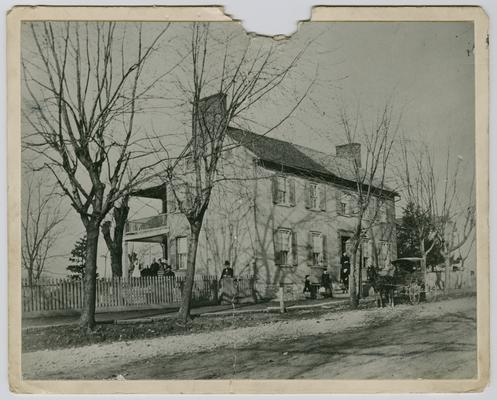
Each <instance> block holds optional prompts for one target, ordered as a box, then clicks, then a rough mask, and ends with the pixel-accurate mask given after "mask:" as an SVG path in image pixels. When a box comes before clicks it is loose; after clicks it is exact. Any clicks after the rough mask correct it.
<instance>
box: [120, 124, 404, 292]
mask: <svg viewBox="0 0 497 400" xmlns="http://www.w3.org/2000/svg"><path fill="white" fill-rule="evenodd" d="M224 147H225V150H224V151H223V155H222V157H221V159H220V163H219V179H218V182H217V183H216V185H215V187H214V189H213V192H212V196H211V201H210V204H209V208H208V210H207V212H206V215H205V218H204V223H203V226H202V233H201V236H200V242H199V246H198V247H199V248H198V252H197V267H196V273H198V274H208V275H212V274H215V275H217V276H219V274H220V272H221V270H222V268H223V263H224V261H225V260H228V261H230V263H231V265H232V266H233V269H234V271H235V275H244V276H247V275H249V276H251V277H253V278H254V281H255V286H256V291H257V294H258V296H259V297H261V298H272V297H275V296H276V293H277V291H278V289H279V286H280V285H283V286H284V287H285V288H286V290H287V292H288V293H289V295H290V296H293V297H299V296H300V295H301V293H302V289H303V282H304V277H305V276H306V275H310V277H311V281H314V282H316V283H317V282H319V279H320V277H321V274H322V272H323V271H324V270H325V269H327V270H328V271H329V273H330V275H331V276H332V279H333V280H335V281H339V279H340V256H341V255H342V254H343V253H347V252H350V245H351V240H350V239H351V237H352V236H353V232H354V228H355V226H356V224H357V213H356V209H357V182H356V181H355V179H354V173H353V169H352V168H351V166H352V162H354V160H355V162H356V163H357V162H359V163H360V158H361V155H360V152H361V149H360V144H357V143H352V144H347V145H342V146H337V148H336V154H335V155H328V154H324V153H321V152H318V151H316V150H313V149H310V148H307V147H303V146H298V145H295V144H292V143H290V142H286V141H282V140H278V139H274V138H270V137H267V136H262V135H258V134H255V133H252V132H247V131H242V130H239V129H234V128H228V137H227V139H226V143H225V146H224ZM185 162H187V161H185ZM187 192H188V189H187V188H186V189H185V191H184V194H185V195H187ZM136 195H139V196H144V197H154V198H161V199H162V200H163V204H164V205H163V213H162V214H161V215H160V216H153V217H151V218H150V219H149V220H148V222H147V220H144V221H142V222H141V223H140V221H138V223H137V222H136V221H129V223H128V228H127V232H126V235H125V243H126V242H129V241H155V242H157V243H160V244H161V245H162V247H163V254H164V257H165V258H167V259H168V261H169V263H170V264H171V265H172V266H173V269H175V270H176V273H177V274H181V273H182V272H183V271H185V269H186V262H187V257H188V255H187V249H188V240H189V225H188V222H187V220H186V218H185V216H184V215H182V214H181V213H180V212H179V211H178V207H177V205H176V204H175V203H176V202H175V201H174V200H173V197H174V196H172V195H171V193H170V192H168V189H167V187H165V186H163V185H160V186H154V187H150V188H145V189H142V190H141V191H138V192H137V193H136ZM395 198H396V193H395V192H394V191H392V190H389V189H387V188H385V187H384V186H382V189H381V190H379V189H378V190H375V195H374V196H373V197H372V201H371V202H370V203H371V204H370V209H369V210H367V212H366V215H365V217H364V219H365V222H366V224H365V225H368V226H370V229H368V230H367V232H364V234H363V237H362V243H361V246H360V249H359V252H358V257H359V259H360V265H361V271H362V272H361V277H362V279H364V280H365V274H366V267H367V266H369V265H370V264H375V265H378V266H379V267H382V266H384V265H386V264H387V263H388V262H389V261H390V260H391V259H394V258H395V257H396V233H395ZM144 222H145V223H144Z"/></svg>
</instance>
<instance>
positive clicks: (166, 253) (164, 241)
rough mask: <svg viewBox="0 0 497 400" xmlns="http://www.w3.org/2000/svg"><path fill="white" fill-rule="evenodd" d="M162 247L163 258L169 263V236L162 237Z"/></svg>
mask: <svg viewBox="0 0 497 400" xmlns="http://www.w3.org/2000/svg"><path fill="white" fill-rule="evenodd" d="M161 246H162V257H163V258H164V260H167V261H168V262H169V258H168V256H169V254H168V251H167V236H166V235H164V236H163V237H162V243H161Z"/></svg>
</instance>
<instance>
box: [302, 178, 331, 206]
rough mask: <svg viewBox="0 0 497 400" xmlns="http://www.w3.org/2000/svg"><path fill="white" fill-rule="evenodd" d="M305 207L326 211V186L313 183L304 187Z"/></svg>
mask: <svg viewBox="0 0 497 400" xmlns="http://www.w3.org/2000/svg"><path fill="white" fill-rule="evenodd" d="M305 207H306V208H309V209H311V210H322V211H326V186H325V185H322V184H318V183H315V182H307V183H306V185H305Z"/></svg>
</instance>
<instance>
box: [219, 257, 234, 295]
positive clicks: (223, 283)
mask: <svg viewBox="0 0 497 400" xmlns="http://www.w3.org/2000/svg"><path fill="white" fill-rule="evenodd" d="M233 275H234V273H233V268H231V266H230V262H229V261H225V262H224V268H223V271H222V272H221V278H220V279H219V286H220V291H219V295H218V302H219V304H221V303H222V301H223V300H224V298H225V297H227V298H228V299H233V298H234V296H235V290H234V282H233Z"/></svg>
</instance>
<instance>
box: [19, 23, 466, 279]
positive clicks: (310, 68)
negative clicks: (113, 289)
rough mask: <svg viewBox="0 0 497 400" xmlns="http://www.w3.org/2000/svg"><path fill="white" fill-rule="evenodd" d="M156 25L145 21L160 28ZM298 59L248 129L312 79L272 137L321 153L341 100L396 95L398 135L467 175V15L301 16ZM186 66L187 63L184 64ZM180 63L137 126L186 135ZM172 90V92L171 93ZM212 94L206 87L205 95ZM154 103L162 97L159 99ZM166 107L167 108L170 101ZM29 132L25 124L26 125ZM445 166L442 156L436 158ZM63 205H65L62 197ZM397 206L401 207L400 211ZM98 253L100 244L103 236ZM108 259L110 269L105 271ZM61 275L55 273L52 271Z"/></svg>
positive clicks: (69, 228) (180, 37)
mask: <svg viewBox="0 0 497 400" xmlns="http://www.w3.org/2000/svg"><path fill="white" fill-rule="evenodd" d="M159 25H160V24H158V23H150V24H147V23H145V24H144V29H147V27H150V32H156V31H157V29H158V28H159ZM218 25H219V26H217V27H216V29H218V30H219V29H221V30H224V29H226V30H229V31H231V32H234V33H238V38H239V39H237V40H239V43H244V42H245V41H247V40H259V41H267V42H271V41H273V39H270V38H259V39H249V38H248V37H245V34H244V33H243V28H242V27H241V25H239V24H237V23H223V24H218ZM187 28H188V27H187V26H186V24H176V25H174V24H173V26H172V27H171V29H170V30H169V32H168V33H167V35H166V40H165V41H164V42H163V43H162V44H161V47H160V49H159V54H158V55H157V56H156V57H155V58H154V64H153V65H151V70H150V71H151V72H150V73H153V72H154V71H155V72H157V71H160V70H162V69H164V68H167V67H168V65H173V64H174V63H175V60H177V56H176V55H174V54H176V53H177V51H175V50H178V51H179V52H180V53H181V50H182V47H183V46H185V43H186V42H187V39H188V36H186V35H189V30H188V29H187ZM22 39H23V42H22V45H23V47H24V48H30V46H32V42H31V41H30V40H29V35H27V30H26V29H23V38H22ZM309 41H311V43H310V44H309V45H308V48H307V50H306V53H305V57H304V59H303V60H302V61H301V62H300V64H299V65H298V67H297V68H296V70H295V71H294V72H293V74H292V76H291V81H290V82H288V83H287V85H286V86H285V90H282V91H279V92H276V93H275V94H274V96H273V97H271V98H268V99H267V100H266V102H263V103H261V104H260V105H259V107H254V109H253V110H251V112H250V115H249V117H250V119H251V120H252V121H253V122H252V124H251V126H250V127H251V128H252V129H253V130H254V131H256V132H262V131H264V127H268V126H271V125H272V124H273V123H274V121H275V118H276V119H277V118H278V115H282V114H284V113H285V112H286V111H287V110H288V108H289V107H290V106H291V104H292V102H293V101H294V98H292V95H291V94H295V96H298V94H299V93H302V92H303V91H304V90H305V88H306V87H307V86H308V84H309V82H310V81H311V80H312V79H313V78H314V79H315V84H314V85H313V86H312V88H311V90H310V92H309V95H308V96H307V98H306V99H305V100H304V101H303V102H302V104H301V106H300V107H299V109H297V111H296V112H295V113H294V114H293V115H292V116H291V118H290V119H289V120H288V121H286V122H285V123H284V124H283V125H282V126H280V127H279V128H278V129H276V130H275V131H273V132H271V133H270V135H271V136H274V137H277V138H280V139H284V140H288V141H292V142H295V143H298V144H301V145H306V146H309V147H314V148H316V149H318V150H321V151H327V152H330V153H333V152H334V149H333V145H335V144H340V143H343V142H344V141H345V140H344V137H343V136H342V133H341V131H340V128H339V126H338V124H337V120H336V117H337V109H338V108H337V107H338V105H340V104H347V105H348V107H350V108H354V107H360V108H361V110H363V112H364V114H365V115H370V116H372V115H374V114H375V112H378V111H379V109H381V107H382V106H383V105H384V104H385V102H386V101H387V99H393V101H394V104H395V106H396V108H397V110H398V111H400V110H402V124H401V126H402V133H403V134H404V135H405V136H407V137H408V138H410V139H412V140H415V141H424V142H426V143H427V144H428V145H429V146H430V147H431V148H432V149H434V151H435V152H436V153H439V152H440V154H445V152H446V151H447V149H448V147H449V146H450V148H451V151H452V152H453V154H455V155H460V156H462V157H463V159H464V164H465V176H464V180H465V183H468V182H469V181H470V180H471V177H472V175H473V171H474V134H475V131H474V129H475V128H474V59H473V53H472V50H473V26H472V24H471V23H465V22H426V23H421V22H403V23H390V22H381V23H377V22H375V23H372V22H338V23H328V22H319V23H309V22H306V23H302V24H301V25H300V28H299V31H298V32H297V33H295V34H294V35H293V36H292V37H291V38H290V39H288V40H283V41H279V42H277V45H276V46H277V50H278V52H279V53H278V54H279V55H280V57H281V60H282V62H285V60H288V59H289V57H291V55H293V54H295V52H296V51H298V50H299V49H301V48H303V47H304V46H305V45H306V44H308V43H309ZM186 69H187V68H186ZM184 71H185V70H181V69H177V70H176V71H175V73H174V74H171V77H170V80H168V79H165V80H164V81H162V83H160V84H159V85H158V86H157V89H158V90H159V91H164V92H165V93H168V94H169V95H170V96H169V100H168V99H163V100H162V101H161V102H160V107H159V108H158V109H155V110H154V111H153V112H150V113H146V114H143V115H142V116H141V117H140V118H139V124H141V126H140V129H141V131H142V132H144V131H151V130H154V131H158V132H163V131H164V132H167V133H171V132H182V133H186V130H185V124H184V121H185V120H188V119H189V116H188V115H186V114H183V115H179V114H178V110H177V109H176V108H174V109H173V105H174V104H175V101H176V100H177V99H176V100H174V99H173V98H175V97H176V96H177V95H178V94H179V92H177V86H176V82H177V81H178V80H181V79H182V78H185V79H187V77H186V76H182V75H181V74H184V73H185V72H184ZM173 94H174V95H173ZM206 94H209V93H206ZM157 104H159V103H157ZM168 104H169V105H170V107H169V106H168ZM23 133H25V132H23ZM437 167H438V168H442V164H440V165H438V166H437ZM68 207H69V205H68ZM154 212H155V210H154V208H153V205H152V207H149V206H147V205H145V204H143V203H142V202H140V201H138V200H137V201H135V202H134V203H132V209H131V215H133V216H134V217H139V216H148V215H153V214H154ZM397 212H398V211H397ZM82 233H83V227H82V224H81V222H79V220H78V217H77V216H76V215H75V213H74V212H72V213H71V214H70V217H69V218H68V220H67V223H66V226H65V232H64V235H63V238H61V240H60V241H59V242H58V244H57V246H56V248H55V249H54V254H60V255H63V256H62V257H61V258H57V259H53V261H52V262H51V263H50V265H49V266H48V268H47V269H48V270H49V271H51V272H53V273H54V274H64V273H65V268H66V266H67V255H68V254H69V252H70V250H71V248H72V246H73V244H74V242H75V241H76V240H77V238H78V237H80V236H81V235H82ZM100 252H101V254H102V255H104V254H105V253H106V247H105V244H104V242H103V241H102V242H101V244H100ZM103 260H104V259H103V257H100V258H99V261H100V263H99V264H100V265H99V273H100V274H101V275H103V269H104V268H103ZM109 270H110V267H108V273H109ZM54 276H59V275H54Z"/></svg>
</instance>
